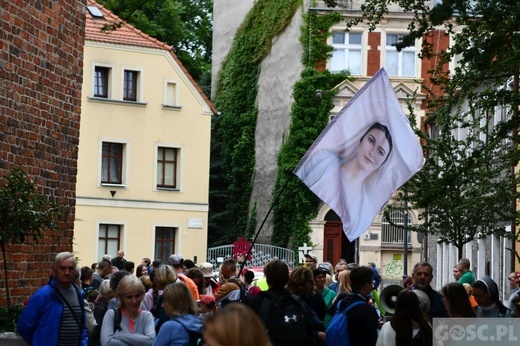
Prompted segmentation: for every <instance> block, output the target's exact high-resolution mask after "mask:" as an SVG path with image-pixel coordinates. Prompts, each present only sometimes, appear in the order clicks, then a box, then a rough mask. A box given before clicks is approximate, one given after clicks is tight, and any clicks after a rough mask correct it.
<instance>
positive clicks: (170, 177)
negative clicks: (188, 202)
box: [157, 147, 179, 189]
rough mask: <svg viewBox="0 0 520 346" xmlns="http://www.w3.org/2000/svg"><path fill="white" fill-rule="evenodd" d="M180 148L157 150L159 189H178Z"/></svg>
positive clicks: (161, 148)
mask: <svg viewBox="0 0 520 346" xmlns="http://www.w3.org/2000/svg"><path fill="white" fill-rule="evenodd" d="M178 151H179V149H178V148H166V147H159V148H157V187H159V188H160V187H162V188H170V189H175V188H177V162H178Z"/></svg>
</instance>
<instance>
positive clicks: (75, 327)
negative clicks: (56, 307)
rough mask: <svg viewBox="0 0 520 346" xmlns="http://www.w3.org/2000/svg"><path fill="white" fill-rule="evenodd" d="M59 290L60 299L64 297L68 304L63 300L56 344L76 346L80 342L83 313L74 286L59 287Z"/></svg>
mask: <svg viewBox="0 0 520 346" xmlns="http://www.w3.org/2000/svg"><path fill="white" fill-rule="evenodd" d="M59 290H60V293H61V294H62V297H61V299H62V300H63V299H65V300H66V301H67V302H68V305H67V303H66V302H65V301H64V302H63V313H62V315H61V325H60V333H59V336H58V345H60V346H76V345H79V344H80V340H81V325H82V324H83V323H82V320H83V313H82V311H81V305H80V302H79V300H78V295H77V293H76V290H75V289H74V286H70V287H69V288H65V289H64V288H62V287H59ZM69 306H70V308H69Z"/></svg>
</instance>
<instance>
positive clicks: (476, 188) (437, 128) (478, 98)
mask: <svg viewBox="0 0 520 346" xmlns="http://www.w3.org/2000/svg"><path fill="white" fill-rule="evenodd" d="M431 3H432V2H431V1H426V0H398V1H395V0H367V1H365V2H364V3H363V5H362V11H363V18H358V19H356V20H353V21H351V22H350V23H349V24H348V25H349V26H352V25H353V24H355V23H356V22H359V21H360V20H362V19H366V20H368V23H369V25H370V26H371V28H375V27H376V25H377V24H378V23H379V22H380V21H381V19H382V18H383V17H384V16H387V15H389V12H388V8H389V6H390V5H395V4H397V5H399V6H400V7H401V8H402V9H403V11H405V12H408V13H410V14H411V15H412V16H413V20H412V21H411V22H410V24H409V26H408V28H409V34H408V35H407V36H406V37H405V38H404V39H403V41H402V42H401V43H400V44H398V45H397V48H398V49H399V48H402V47H405V46H407V45H408V44H409V43H410V42H412V41H413V40H415V39H417V38H422V39H423V46H422V51H421V56H422V57H423V58H429V59H438V61H439V62H440V63H439V64H438V65H437V66H436V67H435V68H434V69H432V70H431V71H430V74H431V76H432V77H431V78H430V80H429V81H425V82H428V84H429V83H430V82H431V83H432V84H431V85H433V86H434V88H437V89H436V91H437V92H436V93H434V92H431V91H430V90H428V92H429V102H428V106H427V109H428V116H427V119H426V121H425V124H424V127H422V128H418V127H417V126H415V129H416V133H417V134H418V135H419V137H420V138H421V142H422V144H423V146H424V150H425V152H426V153H427V159H426V163H425V166H424V168H423V170H422V171H421V172H419V173H418V174H417V175H416V176H415V177H414V178H412V179H411V181H409V182H408V183H407V184H406V185H405V186H404V189H403V191H406V192H407V194H405V193H403V192H401V193H400V194H399V195H398V196H397V199H404V198H408V201H409V202H411V203H410V207H411V208H416V209H417V208H424V209H423V210H424V212H423V213H422V217H423V218H424V220H425V226H426V230H427V232H428V233H430V234H436V235H438V236H439V239H440V240H441V241H443V242H449V243H452V244H453V245H455V246H456V247H457V248H458V250H459V257H460V255H461V253H462V252H461V251H462V246H463V245H464V244H465V243H467V242H470V241H472V240H473V239H475V238H476V237H486V236H488V235H490V234H496V235H504V236H514V234H506V232H505V225H507V224H511V222H513V224H514V225H516V224H517V223H518V220H519V216H520V215H519V213H518V211H517V210H516V201H517V200H518V193H517V190H516V186H517V184H518V176H517V174H516V173H515V172H514V167H516V165H517V164H518V162H519V158H520V152H519V148H518V145H517V143H518V140H519V138H518V132H517V128H518V124H519V123H518V122H519V117H518V105H519V101H520V99H519V93H518V73H519V67H520V49H519V48H520V33H518V18H519V15H520V4H519V3H518V2H516V1H507V0H497V1H492V2H489V1H484V0H478V1H470V0H444V1H442V3H440V4H438V5H436V6H434V7H430V6H431ZM439 30H441V31H439ZM439 33H442V34H445V35H451V36H452V38H453V45H452V46H451V47H449V48H448V49H446V50H440V51H434V49H433V48H434V47H435V46H434V45H433V42H434V41H433V40H434V38H435V34H439ZM453 60H456V61H458V64H457V65H456V67H455V68H454V69H453V70H452V71H449V70H448V65H447V63H448V62H449V61H453ZM410 108H411V107H410ZM498 115H500V116H498ZM413 119H414V115H413V114H412V115H411V120H413Z"/></svg>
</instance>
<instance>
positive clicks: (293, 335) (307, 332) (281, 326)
mask: <svg viewBox="0 0 520 346" xmlns="http://www.w3.org/2000/svg"><path fill="white" fill-rule="evenodd" d="M260 294H262V295H265V299H264V301H263V302H262V305H261V306H260V310H259V315H260V319H261V320H262V322H263V323H264V326H265V327H266V329H267V334H268V335H269V338H270V339H271V342H272V343H273V346H278V345H314V340H315V335H316V334H315V332H314V331H313V328H312V323H311V321H310V317H309V314H308V312H307V311H306V310H305V307H304V304H303V302H302V300H301V298H300V297H298V296H297V295H295V294H291V293H286V294H283V295H280V296H276V295H274V294H273V293H272V292H269V291H265V292H262V293H260Z"/></svg>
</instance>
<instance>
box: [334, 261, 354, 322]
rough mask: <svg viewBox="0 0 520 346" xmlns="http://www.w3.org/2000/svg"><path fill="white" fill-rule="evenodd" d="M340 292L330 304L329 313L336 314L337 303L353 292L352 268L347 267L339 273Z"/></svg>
mask: <svg viewBox="0 0 520 346" xmlns="http://www.w3.org/2000/svg"><path fill="white" fill-rule="evenodd" d="M338 282H339V287H338V294H337V295H336V297H335V298H334V300H333V301H332V303H331V304H330V308H329V310H328V313H329V315H331V316H334V315H335V314H336V309H337V306H336V305H337V303H338V302H340V301H341V300H343V298H345V297H346V296H348V295H349V294H350V292H352V288H351V287H350V269H345V270H343V271H341V272H340V273H339V275H338Z"/></svg>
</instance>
